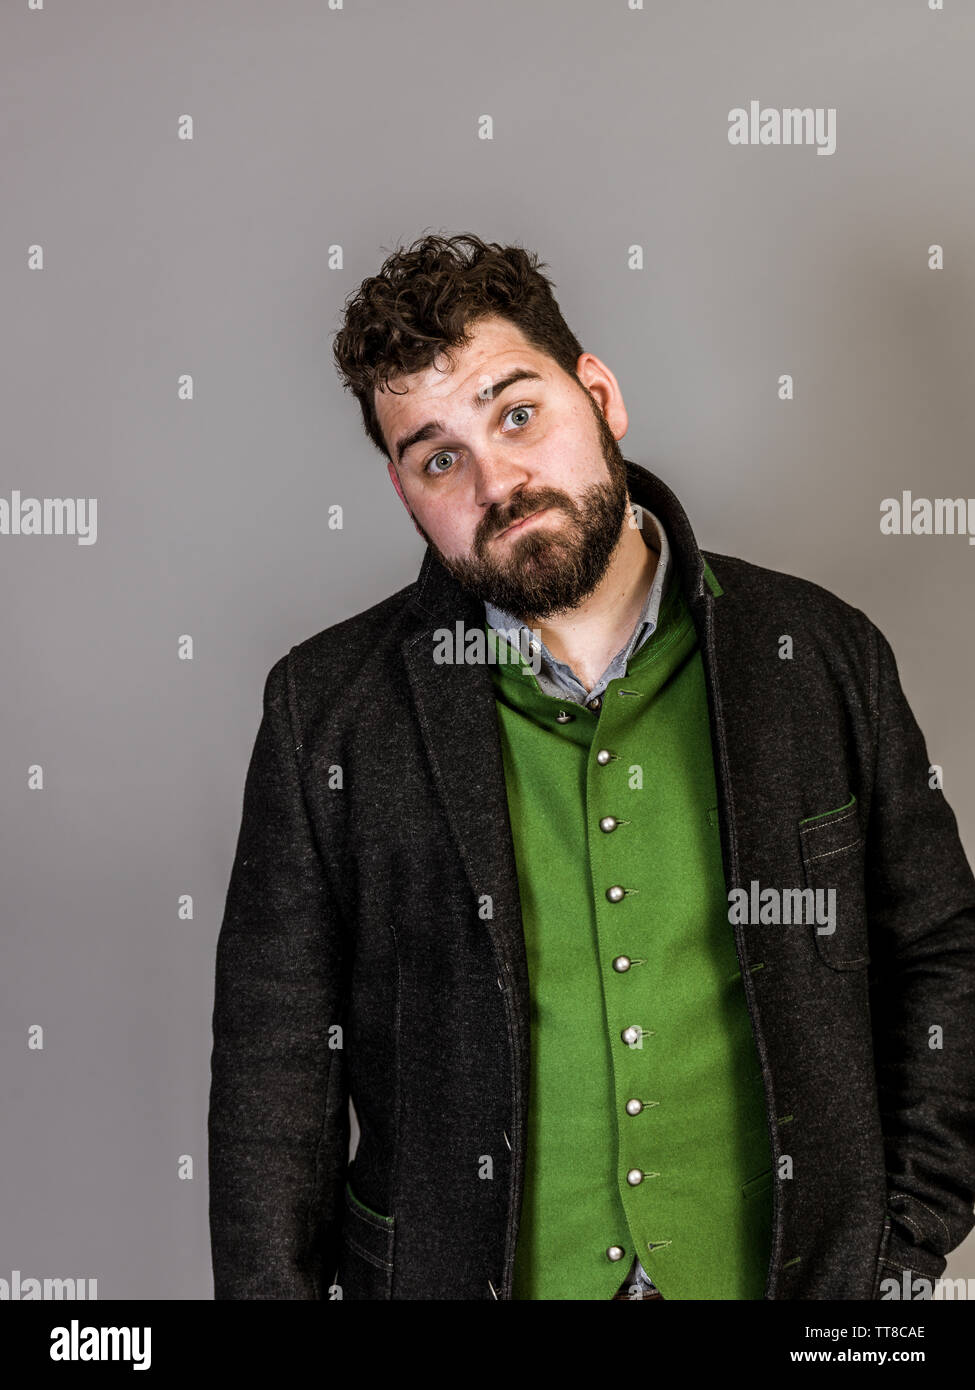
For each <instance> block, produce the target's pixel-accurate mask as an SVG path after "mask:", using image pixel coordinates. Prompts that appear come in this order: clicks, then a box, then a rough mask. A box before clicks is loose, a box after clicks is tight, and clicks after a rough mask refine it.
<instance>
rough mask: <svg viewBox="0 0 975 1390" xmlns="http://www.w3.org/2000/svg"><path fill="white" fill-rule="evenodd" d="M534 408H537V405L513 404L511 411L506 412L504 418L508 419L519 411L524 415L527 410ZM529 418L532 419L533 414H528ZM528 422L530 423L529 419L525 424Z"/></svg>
mask: <svg viewBox="0 0 975 1390" xmlns="http://www.w3.org/2000/svg"><path fill="white" fill-rule="evenodd" d="M534 409H535V407H534V406H533V405H513V406H512V407H511V409H510V410H509V411H507V412H506V414H505V417H504V418H505V419H506V420H507V419H508V417H509V416H511V415H515V414H516V413H517V414H522V415H524V414H525V413H526V412H527V411H529V410H534ZM528 419H529V420H530V419H531V416H530V415H529V416H528ZM527 423H528V420H526V421H525V424H527Z"/></svg>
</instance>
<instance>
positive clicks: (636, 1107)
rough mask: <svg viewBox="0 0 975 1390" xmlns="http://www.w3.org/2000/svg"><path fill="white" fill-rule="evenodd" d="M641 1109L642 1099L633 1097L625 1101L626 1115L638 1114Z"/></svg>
mask: <svg viewBox="0 0 975 1390" xmlns="http://www.w3.org/2000/svg"><path fill="white" fill-rule="evenodd" d="M642 1109H643V1101H642V1100H635V1099H634V1100H628V1101H627V1102H626V1113H627V1114H628V1115H639V1113H640V1111H641V1110H642Z"/></svg>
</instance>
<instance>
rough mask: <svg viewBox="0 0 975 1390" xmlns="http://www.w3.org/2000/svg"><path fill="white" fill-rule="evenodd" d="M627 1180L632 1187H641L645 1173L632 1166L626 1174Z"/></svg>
mask: <svg viewBox="0 0 975 1390" xmlns="http://www.w3.org/2000/svg"><path fill="white" fill-rule="evenodd" d="M626 1181H627V1182H628V1183H629V1184H630V1186H631V1187H639V1186H640V1184H641V1182H643V1174H642V1172H641V1171H640V1169H639V1168H631V1169H630V1171H629V1172H628V1173H627V1175H626Z"/></svg>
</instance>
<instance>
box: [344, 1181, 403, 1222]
mask: <svg viewBox="0 0 975 1390" xmlns="http://www.w3.org/2000/svg"><path fill="white" fill-rule="evenodd" d="M345 1190H346V1192H347V1193H348V1196H349V1201H350V1202H354V1203H355V1205H356V1206H357V1207H361V1208H362V1210H363V1211H367V1212H368V1213H369V1215H370V1216H374V1217H375V1218H376V1220H377V1221H385V1222H386V1224H387V1226H392V1224H393V1218H392V1217H391V1216H383V1214H382V1212H379V1211H373V1209H372V1207H367V1206H366V1204H365V1202H360V1200H359V1198H358V1197H357V1196H356V1195H355V1193H354V1192H353V1191H352V1188H351V1187H350V1186H349V1183H348V1180H346V1184H345Z"/></svg>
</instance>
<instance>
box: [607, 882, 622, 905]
mask: <svg viewBox="0 0 975 1390" xmlns="http://www.w3.org/2000/svg"><path fill="white" fill-rule="evenodd" d="M606 896H607V898H608V899H609V901H610V902H611V903H618V902H622V901H623V899H624V898H625V897H626V889H625V888H621V887H620V885H619V884H618V883H614V884H613V886H612V888H607V889H606Z"/></svg>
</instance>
